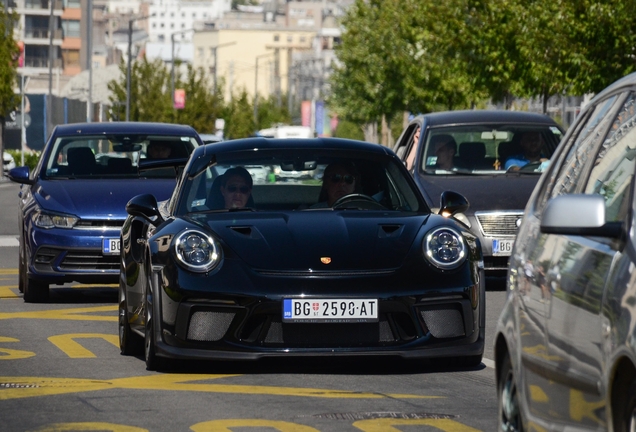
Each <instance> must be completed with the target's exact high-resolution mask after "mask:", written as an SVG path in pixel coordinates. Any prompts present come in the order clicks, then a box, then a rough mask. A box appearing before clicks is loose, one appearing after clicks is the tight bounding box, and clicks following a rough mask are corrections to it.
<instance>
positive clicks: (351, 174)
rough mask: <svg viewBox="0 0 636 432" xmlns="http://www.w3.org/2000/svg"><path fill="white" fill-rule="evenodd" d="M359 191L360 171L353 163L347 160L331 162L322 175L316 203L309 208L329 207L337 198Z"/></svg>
mask: <svg viewBox="0 0 636 432" xmlns="http://www.w3.org/2000/svg"><path fill="white" fill-rule="evenodd" d="M359 192H360V173H359V171H358V169H357V168H356V167H355V165H353V164H352V163H349V162H337V163H332V164H330V165H329V166H327V168H326V169H325V172H324V174H323V176H322V188H321V189H320V195H319V196H318V203H317V204H314V205H313V206H311V208H327V207H331V206H333V204H334V203H335V202H336V201H337V200H338V199H339V198H342V197H343V196H346V195H350V194H352V193H359Z"/></svg>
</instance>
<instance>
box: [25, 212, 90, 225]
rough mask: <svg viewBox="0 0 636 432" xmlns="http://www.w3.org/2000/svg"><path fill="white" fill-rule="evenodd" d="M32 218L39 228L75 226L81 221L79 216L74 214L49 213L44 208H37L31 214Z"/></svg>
mask: <svg viewBox="0 0 636 432" xmlns="http://www.w3.org/2000/svg"><path fill="white" fill-rule="evenodd" d="M31 220H32V221H33V223H34V224H35V226H37V227H39V228H45V229H50V228H67V229H70V228H73V227H74V226H75V224H77V222H78V221H79V218H78V217H76V216H73V215H68V214H61V213H47V212H45V211H42V210H36V211H35V212H33V214H32V215H31Z"/></svg>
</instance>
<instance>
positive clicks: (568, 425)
mask: <svg viewBox="0 0 636 432" xmlns="http://www.w3.org/2000/svg"><path fill="white" fill-rule="evenodd" d="M635 173H636V74H632V75H629V76H627V77H626V78H624V79H622V80H621V81H618V82H616V83H615V84H613V85H612V86H610V87H609V88H607V89H606V90H604V91H603V92H601V93H600V94H598V95H597V96H596V97H595V98H594V99H593V100H592V101H591V102H590V104H589V105H587V106H586V107H585V109H584V110H583V111H582V112H581V113H580V115H579V116H578V118H577V120H576V122H575V123H574V124H573V125H572V126H571V127H570V129H569V131H568V133H567V135H566V136H565V137H564V139H563V141H562V143H561V145H560V146H559V148H558V150H557V152H556V153H555V154H554V156H553V157H552V164H551V166H550V167H549V168H548V170H547V171H546V172H545V173H544V175H543V176H542V177H541V180H540V181H539V183H538V184H537V187H536V188H535V189H534V192H533V194H532V196H531V197H530V200H529V203H528V206H527V207H526V210H525V213H524V216H523V223H522V225H521V229H520V231H519V233H518V235H517V240H516V242H515V244H514V248H513V251H512V255H511V258H510V267H509V271H508V278H507V280H508V282H507V284H508V287H507V289H508V295H507V300H506V303H505V305H504V308H503V310H502V312H501V315H500V317H499V321H498V325H497V331H496V335H495V345H494V356H495V364H496V376H497V389H498V399H499V425H498V430H500V431H511V432H512V431H522V430H535V431H575V430H576V431H614V432H626V431H634V430H635V429H636V346H635V344H636V232H635V230H634V227H636V218H635V212H634V209H635V208H636V207H635V204H636V201H635V199H634V190H635V185H634V174H635Z"/></svg>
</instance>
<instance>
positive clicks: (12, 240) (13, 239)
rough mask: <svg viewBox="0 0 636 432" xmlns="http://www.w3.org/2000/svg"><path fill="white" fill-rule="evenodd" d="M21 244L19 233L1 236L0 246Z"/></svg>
mask: <svg viewBox="0 0 636 432" xmlns="http://www.w3.org/2000/svg"><path fill="white" fill-rule="evenodd" d="M16 246H20V242H19V241H18V236H17V235H3V236H0V247H16Z"/></svg>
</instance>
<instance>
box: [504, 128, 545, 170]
mask: <svg viewBox="0 0 636 432" xmlns="http://www.w3.org/2000/svg"><path fill="white" fill-rule="evenodd" d="M519 145H520V146H521V151H522V153H519V154H515V155H512V156H510V157H509V158H508V160H507V161H506V164H505V165H504V168H505V169H506V170H510V171H518V170H519V169H521V168H522V167H524V166H526V165H528V164H529V163H532V162H547V160H548V159H547V158H545V157H543V156H542V155H541V148H542V147H543V139H542V137H541V132H524V133H523V135H522V136H521V140H520V141H519Z"/></svg>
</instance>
